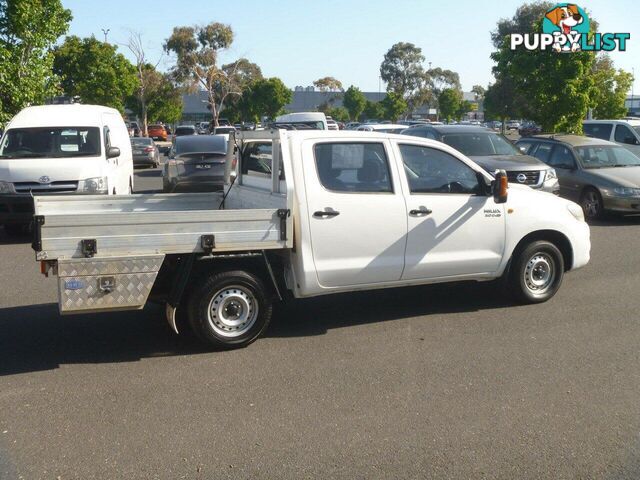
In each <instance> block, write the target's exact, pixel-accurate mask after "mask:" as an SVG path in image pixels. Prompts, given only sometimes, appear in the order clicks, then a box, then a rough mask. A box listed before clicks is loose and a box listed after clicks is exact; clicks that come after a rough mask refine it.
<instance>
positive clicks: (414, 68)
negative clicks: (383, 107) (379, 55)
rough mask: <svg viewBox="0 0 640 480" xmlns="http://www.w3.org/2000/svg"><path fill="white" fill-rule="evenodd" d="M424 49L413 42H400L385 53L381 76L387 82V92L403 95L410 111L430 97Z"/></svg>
mask: <svg viewBox="0 0 640 480" xmlns="http://www.w3.org/2000/svg"><path fill="white" fill-rule="evenodd" d="M423 62H424V55H422V50H421V49H420V48H419V47H416V46H415V45H414V44H413V43H406V42H399V43H396V44H395V45H393V46H392V47H391V48H390V49H389V51H388V52H387V53H385V55H384V60H383V61H382V64H381V65H380V76H381V78H382V80H384V81H385V83H386V84H387V92H394V93H397V94H398V95H401V96H402V97H403V98H404V99H405V101H406V102H407V105H408V108H409V111H413V109H414V108H415V107H417V106H419V105H422V104H423V103H425V101H428V100H429V98H430V91H429V85H428V76H427V75H426V72H425V70H424V68H423V65H422V63H423Z"/></svg>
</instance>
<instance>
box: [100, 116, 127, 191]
mask: <svg viewBox="0 0 640 480" xmlns="http://www.w3.org/2000/svg"><path fill="white" fill-rule="evenodd" d="M102 118H103V122H104V124H105V126H106V128H107V129H108V135H107V134H105V147H106V142H108V143H109V145H110V146H113V147H117V148H119V149H120V156H118V157H115V158H111V159H107V162H108V163H109V169H110V172H111V174H112V176H113V178H112V179H111V178H110V179H109V190H110V192H109V193H113V189H114V187H115V189H116V191H117V193H118V194H119V195H126V194H127V193H128V191H129V181H130V180H131V177H132V176H133V156H132V154H131V140H130V139H129V135H128V133H127V129H126V127H125V125H124V120H122V117H120V116H119V115H117V114H114V113H105V114H103V116H102ZM107 150H108V147H106V148H105V155H106V152H107ZM112 185H113V186H112Z"/></svg>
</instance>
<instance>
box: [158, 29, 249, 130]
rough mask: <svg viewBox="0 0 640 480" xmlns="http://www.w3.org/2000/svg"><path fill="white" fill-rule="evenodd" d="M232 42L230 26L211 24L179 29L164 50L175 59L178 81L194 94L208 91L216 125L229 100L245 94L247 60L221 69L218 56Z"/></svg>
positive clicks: (241, 60) (175, 72)
mask: <svg viewBox="0 0 640 480" xmlns="http://www.w3.org/2000/svg"><path fill="white" fill-rule="evenodd" d="M232 43H233V30H232V29H231V27H230V26H229V25H224V24H222V23H217V22H214V23H210V24H208V25H205V26H196V27H176V28H174V29H173V33H172V34H171V36H170V37H169V38H168V39H167V40H166V42H165V44H164V50H165V51H166V52H167V53H172V54H174V55H175V56H176V65H175V67H174V68H173V70H172V73H173V75H174V77H175V78H176V80H177V81H179V82H182V83H184V84H185V85H186V86H187V87H189V88H190V89H191V90H192V91H197V90H198V89H202V90H204V91H205V92H207V97H208V104H209V108H210V109H211V116H212V119H213V122H214V125H215V126H218V118H219V116H220V112H221V111H222V110H223V109H224V107H225V102H226V100H227V99H228V98H232V97H234V96H241V95H242V86H243V79H244V75H243V74H242V72H243V69H245V68H246V67H247V63H248V62H247V60H246V59H239V60H237V61H235V62H232V63H230V64H227V65H224V66H222V67H219V66H218V55H219V53H220V52H221V51H224V50H227V49H228V48H229V47H230V46H231V44H232Z"/></svg>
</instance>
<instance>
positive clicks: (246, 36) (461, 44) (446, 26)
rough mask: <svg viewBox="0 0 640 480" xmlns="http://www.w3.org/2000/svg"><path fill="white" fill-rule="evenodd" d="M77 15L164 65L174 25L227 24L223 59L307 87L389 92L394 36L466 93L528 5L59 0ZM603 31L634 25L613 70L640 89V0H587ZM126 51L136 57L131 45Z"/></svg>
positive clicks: (77, 20)
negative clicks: (385, 79)
mask: <svg viewBox="0 0 640 480" xmlns="http://www.w3.org/2000/svg"><path fill="white" fill-rule="evenodd" d="M62 3H63V5H64V6H65V7H66V8H69V9H70V10H71V11H72V13H73V17H74V18H73V21H72V23H71V27H70V30H69V34H70V35H78V36H90V35H95V36H96V37H97V38H104V35H103V32H102V29H109V33H108V37H107V38H108V41H109V42H110V43H115V44H125V43H126V42H127V41H128V38H129V36H130V32H131V31H134V32H138V33H140V34H141V35H142V39H143V44H144V46H145V48H146V53H147V56H148V58H149V60H150V61H151V63H156V62H160V63H159V68H161V69H163V70H167V69H169V68H170V67H171V65H172V63H173V59H172V58H171V57H168V56H167V55H166V54H163V51H162V44H163V42H164V40H165V39H166V38H167V37H169V36H170V35H171V32H172V30H173V27H175V26H185V25H203V24H207V23H210V22H222V23H226V24H229V25H231V27H232V28H233V31H234V34H235V39H234V42H233V45H232V46H231V48H230V49H229V50H228V51H226V52H224V54H223V55H222V56H221V60H222V61H223V62H224V63H226V62H228V61H232V60H235V59H237V58H240V57H246V58H248V59H249V60H250V61H252V62H255V63H257V64H258V65H259V66H260V67H261V68H262V73H263V75H264V76H267V77H272V76H275V77H279V78H281V79H282V80H283V81H284V83H285V84H286V85H288V86H289V87H291V88H293V87H295V86H297V85H302V86H307V85H311V84H312V82H313V81H314V80H317V79H318V78H321V77H325V76H332V77H335V78H337V79H338V80H340V81H341V82H342V84H343V86H344V87H345V88H347V87H348V86H349V85H355V86H357V87H359V88H360V89H361V90H363V91H370V92H376V91H378V90H379V89H380V88H381V89H382V90H384V89H385V86H384V84H381V82H380V79H379V75H380V73H379V69H380V63H381V62H382V60H383V57H384V54H385V53H386V52H387V50H389V48H391V46H392V45H393V44H394V43H397V42H411V43H414V44H415V45H416V46H418V47H420V48H421V49H422V53H423V55H424V56H425V58H426V60H425V66H428V63H429V62H431V65H432V67H441V68H444V69H450V70H454V71H456V72H458V73H459V74H460V80H461V82H462V87H463V90H465V91H468V90H470V89H471V87H472V86H473V85H483V86H485V87H486V86H487V85H488V84H489V83H490V82H492V81H493V77H492V75H491V67H492V65H493V63H492V61H491V59H490V57H489V55H490V54H491V52H492V50H493V47H492V44H491V39H490V32H491V31H492V30H493V29H495V26H496V23H497V21H498V20H499V19H501V18H507V17H508V18H510V17H512V16H513V15H514V14H515V11H516V9H517V7H518V6H519V5H520V4H521V3H522V2H521V1H514V0H501V1H483V2H479V1H472V0H457V1H455V2H435V1H431V0H392V1H389V0H387V1H381V0H368V1H364V0H340V1H338V0H320V1H318V0H315V1H310V0H274V1H265V0H235V1H228V0H226V1H220V0H187V1H186V2H185V1H176V0H171V1H169V0H153V1H149V0H138V1H135V0H109V1H108V2H103V1H102V0H100V1H98V0H62ZM580 6H581V7H583V8H585V9H586V10H587V12H588V13H589V14H590V15H593V16H594V18H595V19H596V20H597V21H598V22H599V24H600V31H601V32H629V33H630V34H631V39H630V41H629V42H628V43H627V51H626V52H615V53H613V54H612V58H613V60H614V62H615V65H616V67H617V68H623V69H625V70H627V71H629V72H631V71H632V68H635V71H636V77H637V78H638V79H637V80H636V81H635V85H634V91H635V93H636V95H637V94H640V3H639V2H637V1H634V0H608V1H606V0H591V1H589V3H588V4H586V3H584V4H583V3H580ZM119 49H120V51H121V52H122V53H124V54H125V55H126V56H128V57H129V58H132V57H131V55H130V53H129V52H128V50H127V48H126V47H125V46H120V47H119Z"/></svg>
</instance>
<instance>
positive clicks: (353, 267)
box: [302, 139, 407, 287]
mask: <svg viewBox="0 0 640 480" xmlns="http://www.w3.org/2000/svg"><path fill="white" fill-rule="evenodd" d="M389 146H390V145H389V143H388V142H387V141H379V140H378V141H363V140H361V139H357V140H347V139H345V140H343V141H333V140H332V141H327V142H321V141H313V140H308V141H306V142H304V143H303V145H302V148H303V159H304V162H303V164H304V166H303V172H304V177H305V191H306V196H307V215H308V220H309V225H310V233H311V249H312V251H313V261H314V264H315V269H316V273H317V276H318V282H319V284H320V285H321V286H323V287H346V286H351V285H364V284H375V283H382V282H391V281H396V280H399V279H400V277H401V275H402V269H403V266H404V249H405V246H406V237H407V214H406V207H405V203H404V197H403V195H402V191H401V189H400V186H399V179H398V176H399V175H398V174H399V172H398V170H397V166H396V165H395V164H394V163H391V162H390V161H389V156H390V155H389Z"/></svg>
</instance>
